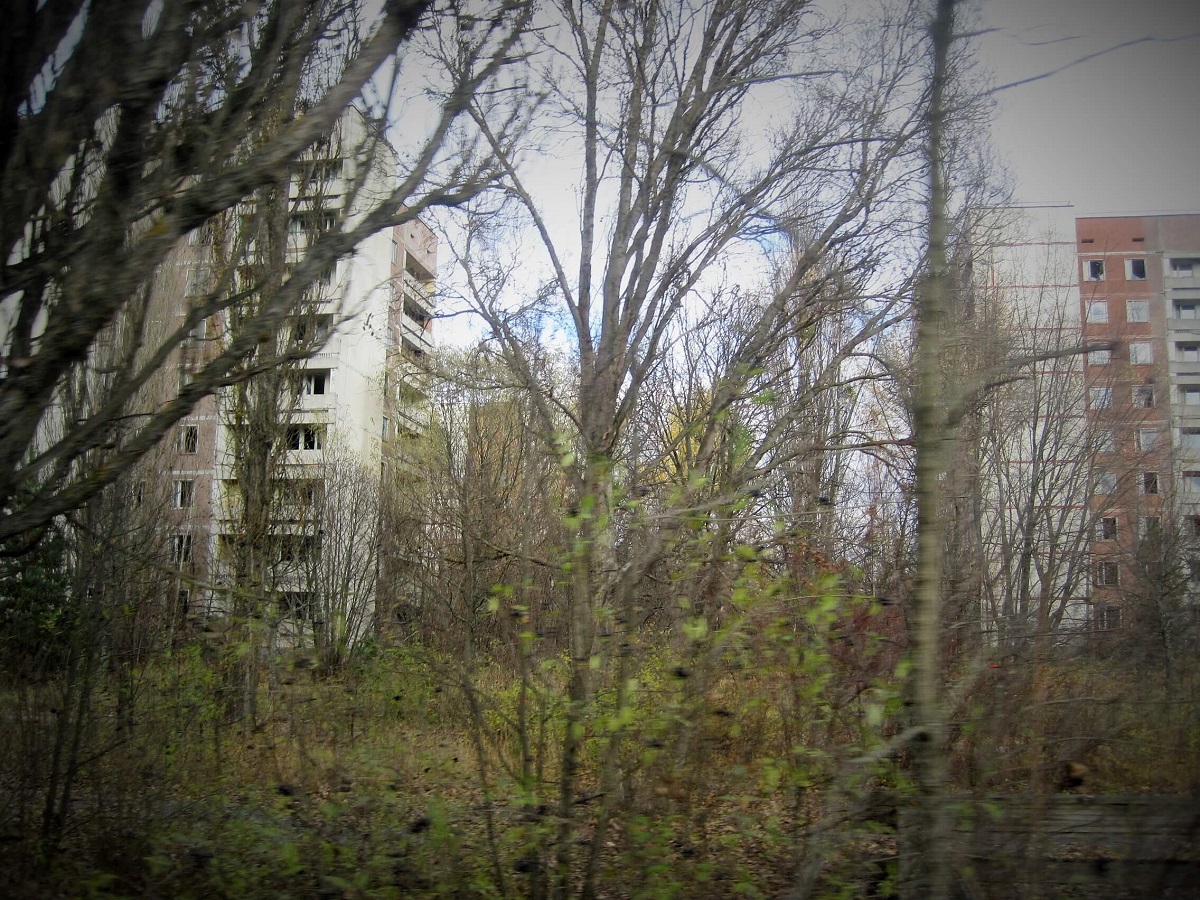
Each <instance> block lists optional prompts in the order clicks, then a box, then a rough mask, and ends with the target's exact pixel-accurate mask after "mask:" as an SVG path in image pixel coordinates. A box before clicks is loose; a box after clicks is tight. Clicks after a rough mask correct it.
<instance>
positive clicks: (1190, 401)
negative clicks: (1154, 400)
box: [1179, 385, 1200, 406]
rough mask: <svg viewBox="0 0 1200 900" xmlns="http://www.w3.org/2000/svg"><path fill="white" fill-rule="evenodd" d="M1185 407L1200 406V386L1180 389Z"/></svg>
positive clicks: (1180, 395) (1186, 386)
mask: <svg viewBox="0 0 1200 900" xmlns="http://www.w3.org/2000/svg"><path fill="white" fill-rule="evenodd" d="M1179 397H1180V399H1181V400H1182V401H1183V405H1184V406H1200V385H1185V386H1184V387H1181V388H1180V389H1179Z"/></svg>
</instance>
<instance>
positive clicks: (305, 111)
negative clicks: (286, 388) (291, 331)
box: [0, 0, 531, 537]
mask: <svg viewBox="0 0 1200 900" xmlns="http://www.w3.org/2000/svg"><path fill="white" fill-rule="evenodd" d="M452 12H453V11H452V10H443V9H442V8H441V7H440V6H435V4H433V3H430V2H427V0H407V2H406V0H402V2H395V3H387V4H384V6H383V9H382V11H381V14H380V16H379V17H378V19H377V20H375V21H371V22H368V21H366V20H365V19H364V7H363V6H362V5H361V4H359V3H357V2H355V0H322V2H318V3H303V4H293V3H284V2H269V3H265V4H251V5H246V4H238V3H231V2H227V0H211V2H203V3H199V4H196V3H183V2H167V3H164V4H158V3H133V4H130V3H116V2H112V3H104V4H100V5H99V6H97V5H95V4H80V3H71V2H67V3H49V4H36V3H32V2H27V3H22V4H20V5H19V7H18V11H17V12H16V13H15V14H14V15H15V19H14V20H13V21H10V23H9V26H10V27H9V28H7V29H6V32H5V38H4V46H3V51H4V59H5V67H4V79H3V84H2V86H0V96H2V98H3V99H2V102H0V110H2V112H0V115H2V116H3V122H2V123H0V124H2V125H3V127H2V128H0V131H2V132H3V135H4V137H3V138H2V139H0V159H2V160H3V162H4V165H3V170H4V175H3V181H2V183H0V203H2V204H3V209H4V214H3V216H2V217H0V218H2V219H3V224H2V225H0V244H2V246H3V247H4V264H3V266H4V268H3V274H2V278H0V353H2V355H0V509H2V510H3V511H2V512H0V537H8V536H11V535H14V534H19V533H22V532H25V531H28V530H30V529H35V528H37V527H40V526H43V525H45V523H47V522H49V521H50V520H51V519H53V517H55V516H57V515H60V514H62V513H64V512H67V511H68V510H70V509H73V508H75V507H77V506H79V505H80V504H81V503H83V502H84V501H86V499H87V498H88V497H90V496H93V495H94V494H95V493H96V492H98V491H99V490H100V489H102V488H103V487H104V486H105V485H107V484H111V483H112V482H114V481H115V480H116V479H117V478H119V477H120V476H121V474H122V473H124V472H126V471H128V470H129V469H130V468H131V467H132V466H133V465H134V464H135V462H136V461H137V460H138V459H139V458H141V457H142V456H143V455H144V454H145V453H147V452H148V451H149V450H150V448H152V447H153V446H154V445H155V444H156V443H157V442H158V441H159V440H160V439H161V438H162V437H163V435H164V434H166V432H167V431H168V429H170V428H171V427H172V425H173V424H174V423H175V422H176V421H178V420H179V418H180V417H181V416H183V415H185V414H186V413H187V412H188V411H189V410H190V409H192V407H193V406H194V405H195V404H196V402H197V401H198V400H199V399H200V398H202V397H204V396H206V395H208V394H211V393H212V392H213V391H215V390H216V389H218V388H219V387H221V386H222V385H225V384H229V383H232V382H235V381H238V380H241V379H244V378H246V377H249V376H251V375H253V374H254V373H255V372H258V371H262V370H263V368H264V367H269V366H270V364H271V363H270V361H269V360H263V359H259V360H255V361H254V362H253V363H251V362H250V357H251V355H252V354H253V353H254V351H255V349H256V348H257V347H258V346H259V344H260V343H261V340H262V337H263V335H268V334H273V333H276V332H278V331H280V330H281V328H282V326H283V323H284V322H285V321H286V320H287V318H288V317H289V316H290V315H291V314H292V312H293V310H295V309H296V308H297V305H298V304H300V303H301V302H302V300H303V297H304V296H305V292H306V291H307V290H308V288H309V286H310V285H311V284H312V283H313V282H314V281H315V280H317V279H318V278H319V277H320V276H321V275H322V274H323V273H324V272H325V271H326V270H327V269H328V268H329V266H330V265H331V264H332V263H333V262H334V261H335V260H337V259H338V258H339V257H340V256H342V255H344V254H346V253H347V252H349V251H350V250H351V249H352V248H353V247H355V246H356V245H357V244H358V243H359V242H360V241H361V240H363V239H364V238H365V237H366V236H368V235H370V234H372V233H374V232H376V231H378V230H380V229H381V228H384V227H386V226H389V225H393V224H396V223H399V222H404V221H408V220H410V219H412V218H415V217H417V216H419V215H421V213H422V212H423V211H425V210H427V209H429V208H431V207H436V206H444V205H454V204H457V203H461V202H463V201H464V200H465V199H467V198H469V197H471V196H474V195H476V194H478V193H479V191H480V190H482V189H483V188H484V187H485V186H486V185H487V183H488V181H489V178H490V172H491V168H490V163H489V162H488V158H487V157H488V155H487V154H486V153H485V154H476V153H473V152H471V150H470V148H469V147H465V148H464V147H462V146H461V145H458V146H457V147H456V148H455V149H454V152H450V149H448V145H449V142H448V138H449V136H450V135H451V134H452V133H453V130H454V126H455V122H456V121H457V120H458V118H459V116H460V114H461V113H463V112H464V110H465V108H466V106H467V104H468V102H469V100H470V98H471V96H472V95H473V94H474V93H475V91H476V90H477V89H478V88H479V87H480V86H481V85H482V84H484V83H486V82H487V81H488V80H489V79H491V78H492V77H493V76H494V75H495V73H496V72H497V71H498V69H499V68H500V67H501V65H502V64H503V63H504V62H505V61H506V60H507V59H508V58H509V56H510V54H511V52H512V49H513V47H514V46H515V44H516V41H517V40H518V36H519V34H520V32H521V30H522V29H523V27H524V25H525V23H526V22H527V20H528V16H529V15H530V12H531V8H530V6H529V5H528V4H523V3H497V4H495V5H494V6H490V7H486V8H484V9H482V10H481V11H480V12H481V15H479V16H477V17H464V18H456V17H455V16H453V15H443V13H447V14H449V13H452ZM435 15H436V17H437V18H436V21H432V23H431V24H432V25H433V27H434V28H435V30H436V29H448V30H450V31H452V32H454V34H455V37H453V38H452V39H453V40H454V42H455V46H456V48H457V57H456V60H455V67H454V69H453V72H452V77H451V78H450V80H449V81H448V82H447V83H446V84H445V85H444V86H443V88H442V89H441V91H440V94H439V96H440V98H441V101H440V108H439V112H438V114H437V115H436V116H435V117H434V122H433V124H432V125H431V127H430V128H429V130H428V132H427V137H426V138H425V139H424V140H422V141H420V142H418V144H417V146H415V147H413V148H412V149H411V151H410V153H409V154H408V155H407V156H406V157H405V158H404V159H403V160H402V167H403V174H402V176H401V178H400V181H399V184H398V185H396V186H394V188H389V189H388V190H386V191H385V192H383V194H382V195H380V196H378V197H376V198H374V202H373V203H371V204H370V205H369V206H368V207H366V208H364V209H363V210H362V212H361V213H360V214H359V215H356V216H354V217H351V218H345V219H342V220H340V221H339V222H337V223H336V227H334V228H331V229H328V231H327V233H325V234H322V235H321V238H320V239H319V240H316V241H314V242H312V244H311V246H310V247H308V249H307V252H306V253H305V254H304V255H303V256H302V258H299V259H297V260H294V261H293V262H292V265H291V267H290V269H289V270H288V272H287V274H286V277H284V278H282V279H280V280H279V282H278V283H277V285H275V286H274V289H273V290H272V292H271V294H270V296H269V297H268V298H266V300H265V301H264V302H263V303H262V304H261V306H260V307H259V308H258V309H257V310H256V311H255V313H254V314H253V315H252V316H249V317H247V318H246V319H245V320H244V321H243V322H241V323H240V327H239V328H238V329H237V330H236V331H234V332H232V333H230V334H229V335H228V336H227V340H226V341H225V343H224V344H223V345H222V347H221V349H220V352H218V353H215V354H213V355H212V356H211V358H208V359H206V360H205V361H204V363H203V364H202V365H200V366H198V367H197V368H196V370H195V371H193V372H190V373H189V374H188V377H186V378H185V379H183V380H182V381H181V383H180V384H179V385H178V386H177V388H176V389H175V390H174V391H172V392H171V393H170V395H169V396H167V397H166V398H164V399H162V400H159V401H156V402H154V403H152V404H151V403H146V402H135V403H134V404H133V406H132V408H130V401H132V400H135V398H137V397H138V396H139V393H140V392H141V391H142V389H143V387H144V386H145V385H146V384H147V382H148V381H150V380H151V379H152V378H153V377H154V376H155V373H156V372H158V371H159V370H160V369H161V367H162V365H163V363H164V362H165V361H166V360H167V359H168V358H169V357H171V356H172V354H174V353H176V351H177V349H178V348H179V346H180V345H181V344H182V343H183V342H184V341H185V340H186V338H187V336H188V334H189V333H190V332H192V331H193V329H195V327H196V326H197V325H198V324H199V323H201V322H202V321H203V320H205V319H206V318H207V317H209V316H212V315H214V314H216V313H219V312H222V311H223V310H225V309H226V308H227V307H228V306H229V304H230V303H231V302H232V301H235V300H236V298H237V297H238V291H239V288H238V286H237V285H236V284H235V283H234V279H233V274H232V273H229V272H222V273H217V279H216V283H215V287H214V288H213V289H212V290H210V291H207V292H204V293H202V294H201V295H200V296H199V297H197V298H196V299H195V300H194V302H192V303H191V304H190V306H189V308H188V312H187V315H186V316H185V317H184V319H183V320H182V321H181V322H179V323H178V325H177V327H174V328H172V329H170V330H169V331H168V333H166V334H165V335H161V336H153V337H152V335H151V333H150V331H149V330H148V329H147V328H146V323H147V321H148V320H149V319H150V318H151V315H150V313H151V310H152V307H153V303H154V299H153V298H154V294H155V284H156V279H157V278H158V277H159V275H160V274H161V272H162V270H163V268H164V266H169V265H171V263H172V254H173V253H177V251H178V249H179V248H180V247H181V245H182V244H183V242H185V241H187V240H189V238H190V237H191V236H197V235H203V234H204V232H205V230H206V229H207V228H208V227H209V225H210V223H212V222H214V220H217V219H219V218H220V217H223V216H226V215H228V214H229V213H230V212H232V211H234V210H236V209H237V208H238V207H239V206H242V207H245V206H246V205H247V204H250V205H251V206H253V202H254V199H255V197H256V196H257V195H258V193H259V192H263V191H271V190H275V191H279V190H283V189H284V186H286V184H287V181H288V178H289V177H290V176H291V174H292V173H293V172H294V171H295V167H296V163H297V161H298V160H299V159H300V158H301V157H302V156H303V155H304V154H305V152H306V150H307V149H308V148H310V147H312V146H313V145H314V144H315V143H317V142H318V141H319V140H320V139H322V138H323V136H325V135H327V134H329V133H330V131H331V130H332V129H333V127H334V125H335V124H336V123H337V122H338V121H339V119H340V118H341V117H342V116H343V114H344V112H345V110H346V109H347V108H348V107H349V106H350V105H351V104H352V103H355V102H356V98H360V97H364V96H366V97H368V100H367V101H362V105H363V108H364V109H365V110H366V111H367V114H368V116H369V117H372V118H374V119H376V120H377V121H378V123H379V125H380V127H382V126H383V125H385V124H386V122H387V115H388V109H389V107H390V103H391V101H392V100H393V99H394V98H396V97H398V96H399V94H400V92H401V88H402V87H403V86H404V82H403V81H402V77H403V76H402V74H401V73H402V72H403V68H402V67H403V65H404V63H405V61H406V59H407V58H408V57H410V56H411V50H412V46H413V38H414V36H415V35H417V34H418V29H419V26H420V24H421V22H422V21H425V20H427V19H423V17H432V16H435ZM389 73H390V74H389ZM97 76H100V77H97ZM373 97H382V100H380V101H378V102H375V101H374V100H372V99H369V98H373ZM268 126H269V127H268ZM376 145H378V146H381V145H382V143H381V142H378V141H377V142H376ZM119 322H120V323H122V324H121V325H120V329H121V330H122V333H123V334H124V335H125V337H124V338H123V340H124V341H125V344H124V347H125V349H126V351H127V352H124V353H121V354H117V355H116V361H115V368H113V369H112V370H111V371H108V372H106V373H105V378H104V385H103V393H102V394H99V395H98V396H97V398H96V402H95V403H94V404H93V406H92V411H91V412H90V413H89V415H87V416H86V417H85V418H83V419H80V420H62V421H60V420H58V419H56V415H57V410H58V409H59V405H60V399H59V398H60V397H61V395H62V392H63V390H64V389H65V387H66V386H67V385H68V384H69V383H71V382H72V381H75V382H79V381H80V380H81V379H86V378H88V377H90V376H89V375H88V374H87V373H89V372H92V371H93V370H94V369H95V366H96V362H95V358H96V351H97V349H98V348H100V347H102V346H103V345H104V344H105V342H106V341H110V340H112V329H113V328H114V326H116V325H117V323H119ZM300 355H303V352H302V351H300Z"/></svg>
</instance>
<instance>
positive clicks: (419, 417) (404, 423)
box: [394, 405, 433, 434]
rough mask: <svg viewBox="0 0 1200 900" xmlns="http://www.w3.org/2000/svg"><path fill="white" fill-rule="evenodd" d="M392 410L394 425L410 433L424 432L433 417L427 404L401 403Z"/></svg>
mask: <svg viewBox="0 0 1200 900" xmlns="http://www.w3.org/2000/svg"><path fill="white" fill-rule="evenodd" d="M394 412H395V416H396V427H397V428H398V429H401V430H403V431H407V432H409V433H410V434H424V433H425V431H426V430H427V429H428V428H429V424H430V422H431V421H432V419H433V417H432V414H431V412H430V409H429V407H428V406H408V405H402V406H398V407H397V408H396V409H395V411H394Z"/></svg>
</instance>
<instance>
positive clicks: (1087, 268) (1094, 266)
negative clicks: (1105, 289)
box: [1083, 259, 1104, 281]
mask: <svg viewBox="0 0 1200 900" xmlns="http://www.w3.org/2000/svg"><path fill="white" fill-rule="evenodd" d="M1083 280H1084V281H1103V280H1104V260H1102V259H1085V260H1084V261H1083Z"/></svg>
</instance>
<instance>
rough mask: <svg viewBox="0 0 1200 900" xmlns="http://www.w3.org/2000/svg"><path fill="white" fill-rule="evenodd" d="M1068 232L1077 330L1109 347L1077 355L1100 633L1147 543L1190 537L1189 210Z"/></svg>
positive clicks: (1194, 290)
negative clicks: (1089, 462) (1090, 459)
mask: <svg viewBox="0 0 1200 900" xmlns="http://www.w3.org/2000/svg"><path fill="white" fill-rule="evenodd" d="M1075 232H1076V234H1075V237H1076V255H1077V264H1078V275H1079V299H1080V313H1081V321H1082V322H1083V336H1084V339H1085V341H1087V342H1088V343H1095V342H1110V344H1111V349H1110V350H1096V351H1093V352H1091V353H1089V354H1087V356H1086V358H1085V362H1084V376H1085V383H1086V390H1087V398H1086V400H1087V410H1088V412H1087V415H1088V423H1089V426H1090V430H1091V437H1092V447H1093V450H1094V453H1095V455H1094V460H1095V462H1094V470H1093V488H1092V490H1093V493H1092V508H1091V512H1092V519H1093V523H1094V533H1093V537H1092V544H1091V549H1092V566H1093V571H1092V585H1093V586H1092V603H1093V621H1094V622H1095V624H1096V626H1097V627H1098V628H1100V629H1102V630H1108V629H1115V628H1118V627H1120V626H1121V625H1122V619H1123V614H1124V613H1125V611H1126V607H1127V600H1128V598H1129V597H1130V596H1132V593H1131V592H1134V591H1137V590H1138V589H1139V587H1140V586H1139V584H1138V576H1137V575H1136V572H1137V571H1138V569H1139V566H1138V565H1137V561H1138V560H1139V554H1140V553H1145V552H1147V551H1148V549H1149V547H1150V545H1149V544H1148V543H1147V540H1148V539H1150V538H1152V537H1157V536H1160V535H1161V536H1162V541H1163V542H1168V541H1169V542H1173V543H1172V546H1173V545H1174V544H1178V547H1176V549H1175V552H1176V553H1178V552H1179V551H1180V550H1182V549H1183V548H1184V547H1186V546H1187V545H1188V544H1189V543H1191V542H1192V541H1194V540H1195V539H1197V538H1200V214H1187V215H1161V216H1149V215H1147V216H1119V217H1096V218H1091V217H1088V218H1078V219H1076V220H1075ZM1164 546H1168V545H1167V544H1166V543H1164ZM1197 577H1200V569H1196V570H1195V571H1194V572H1193V582H1195V581H1196V578H1197Z"/></svg>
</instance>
